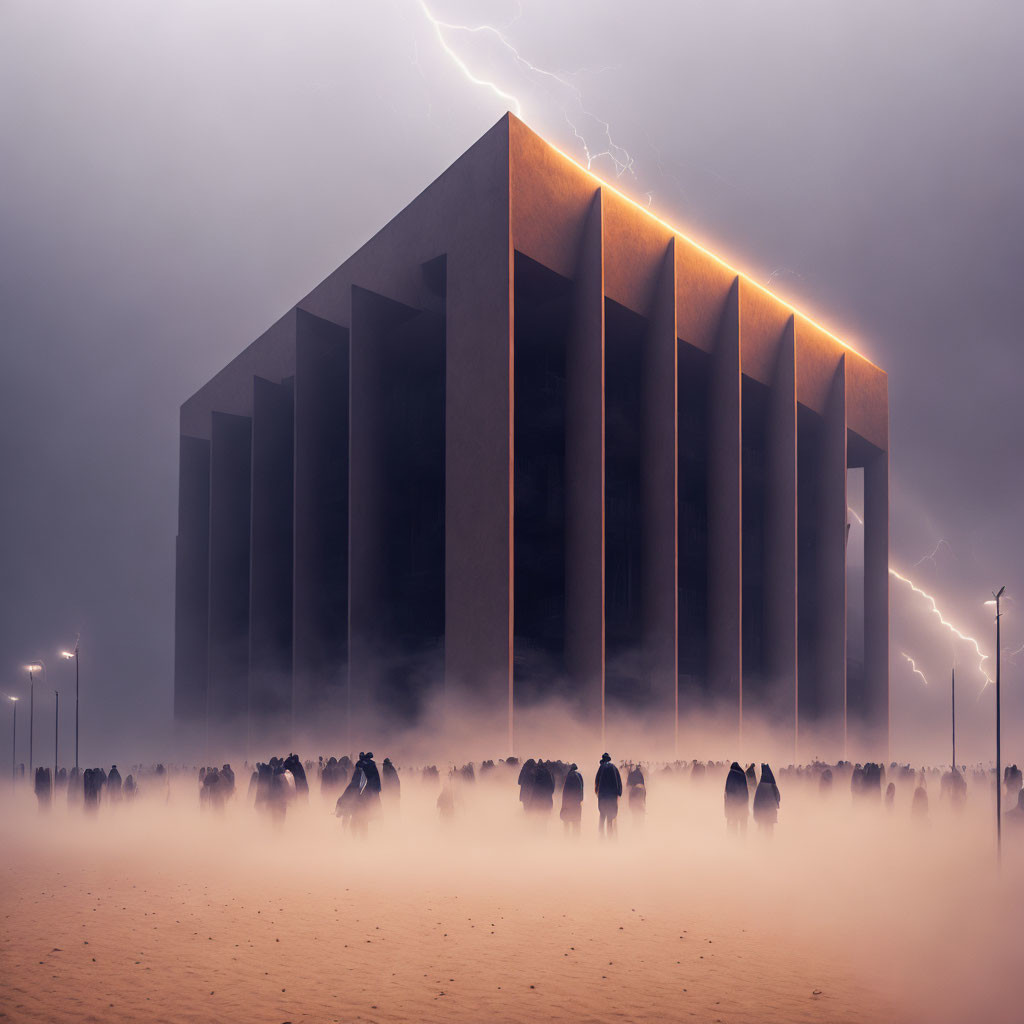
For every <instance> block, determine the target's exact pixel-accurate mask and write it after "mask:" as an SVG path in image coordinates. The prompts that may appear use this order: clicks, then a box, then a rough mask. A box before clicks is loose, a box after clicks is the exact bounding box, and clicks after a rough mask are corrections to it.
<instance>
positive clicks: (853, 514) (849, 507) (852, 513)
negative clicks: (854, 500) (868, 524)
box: [846, 505, 864, 526]
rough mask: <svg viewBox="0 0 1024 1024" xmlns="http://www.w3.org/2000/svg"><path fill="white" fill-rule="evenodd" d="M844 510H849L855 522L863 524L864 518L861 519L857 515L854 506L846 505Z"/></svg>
mask: <svg viewBox="0 0 1024 1024" xmlns="http://www.w3.org/2000/svg"><path fill="white" fill-rule="evenodd" d="M846 511H847V512H849V513H850V515H851V516H853V518H854V519H856V520H857V522H858V523H860V525H861V526H863V525H864V520H863V519H861V517H860V516H859V515H857V510H856V509H855V508H853V506H852V505H847V506H846Z"/></svg>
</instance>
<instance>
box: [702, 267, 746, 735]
mask: <svg viewBox="0 0 1024 1024" xmlns="http://www.w3.org/2000/svg"><path fill="white" fill-rule="evenodd" d="M741 383H742V378H741V369H740V317H739V280H738V279H737V280H735V281H734V282H733V285H732V288H731V289H730V291H729V297H728V299H727V301H726V306H725V310H724V312H723V314H722V319H721V322H720V324H719V327H718V335H717V338H716V343H715V349H714V352H713V353H712V366H711V394H710V402H709V407H710V408H709V416H710V441H709V446H708V447H709V451H708V677H709V678H708V682H709V690H710V695H711V697H712V699H713V701H714V703H715V706H716V708H718V709H719V710H721V711H723V712H724V713H725V714H727V716H728V718H729V719H731V720H733V721H735V723H736V726H737V729H738V731H739V734H740V735H742V729H743V568H742V565H743V561H742V547H743V471H742V470H743V466H742V442H743V432H742V421H741V415H742V413H741V409H742V405H741V398H742V391H741Z"/></svg>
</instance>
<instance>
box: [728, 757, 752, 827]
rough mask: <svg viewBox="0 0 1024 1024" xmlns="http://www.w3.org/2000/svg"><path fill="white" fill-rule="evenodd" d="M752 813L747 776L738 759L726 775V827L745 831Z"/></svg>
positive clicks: (730, 766)
mask: <svg viewBox="0 0 1024 1024" xmlns="http://www.w3.org/2000/svg"><path fill="white" fill-rule="evenodd" d="M749 815H750V790H749V787H748V785H747V776H746V773H745V772H744V771H743V769H742V768H741V767H740V766H739V764H738V763H737V762H736V761H733V763H732V764H731V765H729V774H728V775H726V777H725V827H726V829H727V830H728V831H729V832H739V833H745V832H746V831H747V818H748V817H749Z"/></svg>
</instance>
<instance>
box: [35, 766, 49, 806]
mask: <svg viewBox="0 0 1024 1024" xmlns="http://www.w3.org/2000/svg"><path fill="white" fill-rule="evenodd" d="M35 790H36V800H37V801H38V803H39V810H41V811H48V810H49V809H50V798H51V794H52V789H51V786H50V769H49V768H37V769H36V778H35Z"/></svg>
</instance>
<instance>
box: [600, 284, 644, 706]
mask: <svg viewBox="0 0 1024 1024" xmlns="http://www.w3.org/2000/svg"><path fill="white" fill-rule="evenodd" d="M647 332H648V325H647V321H646V320H644V318H643V317H640V316H637V315H636V314H635V313H633V312H631V311H630V310H628V309H626V308H625V307H624V306H620V305H619V304H618V303H616V302H613V301H612V300H611V299H605V343H604V353H605V356H604V358H605V378H604V379H605V428H604V429H605V478H604V487H605V699H606V701H607V702H608V703H616V702H617V703H619V704H625V703H629V704H630V705H633V706H643V705H644V704H645V703H647V702H648V701H649V699H650V696H651V692H650V691H651V683H650V676H649V674H648V672H647V671H646V669H645V665H644V658H643V649H642V640H643V580H642V578H641V571H642V563H643V419H644V417H643V406H642V401H643V399H642V394H643V366H644V346H645V345H646V344H647Z"/></svg>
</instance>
